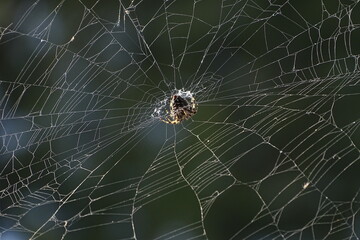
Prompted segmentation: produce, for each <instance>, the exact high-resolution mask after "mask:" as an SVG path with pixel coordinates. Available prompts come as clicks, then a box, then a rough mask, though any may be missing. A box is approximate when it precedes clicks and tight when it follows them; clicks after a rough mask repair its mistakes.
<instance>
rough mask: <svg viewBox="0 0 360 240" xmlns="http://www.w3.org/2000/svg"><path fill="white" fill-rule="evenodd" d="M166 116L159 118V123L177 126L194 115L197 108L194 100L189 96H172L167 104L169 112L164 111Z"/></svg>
mask: <svg viewBox="0 0 360 240" xmlns="http://www.w3.org/2000/svg"><path fill="white" fill-rule="evenodd" d="M166 112H167V116H166V117H164V118H160V120H161V121H163V122H165V123H169V124H179V123H181V122H182V121H184V120H187V119H189V118H191V117H192V116H194V115H195V113H196V112H197V106H196V102H195V98H194V97H192V95H190V96H187V95H186V96H181V94H174V95H172V96H171V99H170V102H169V110H167V111H166Z"/></svg>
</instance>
